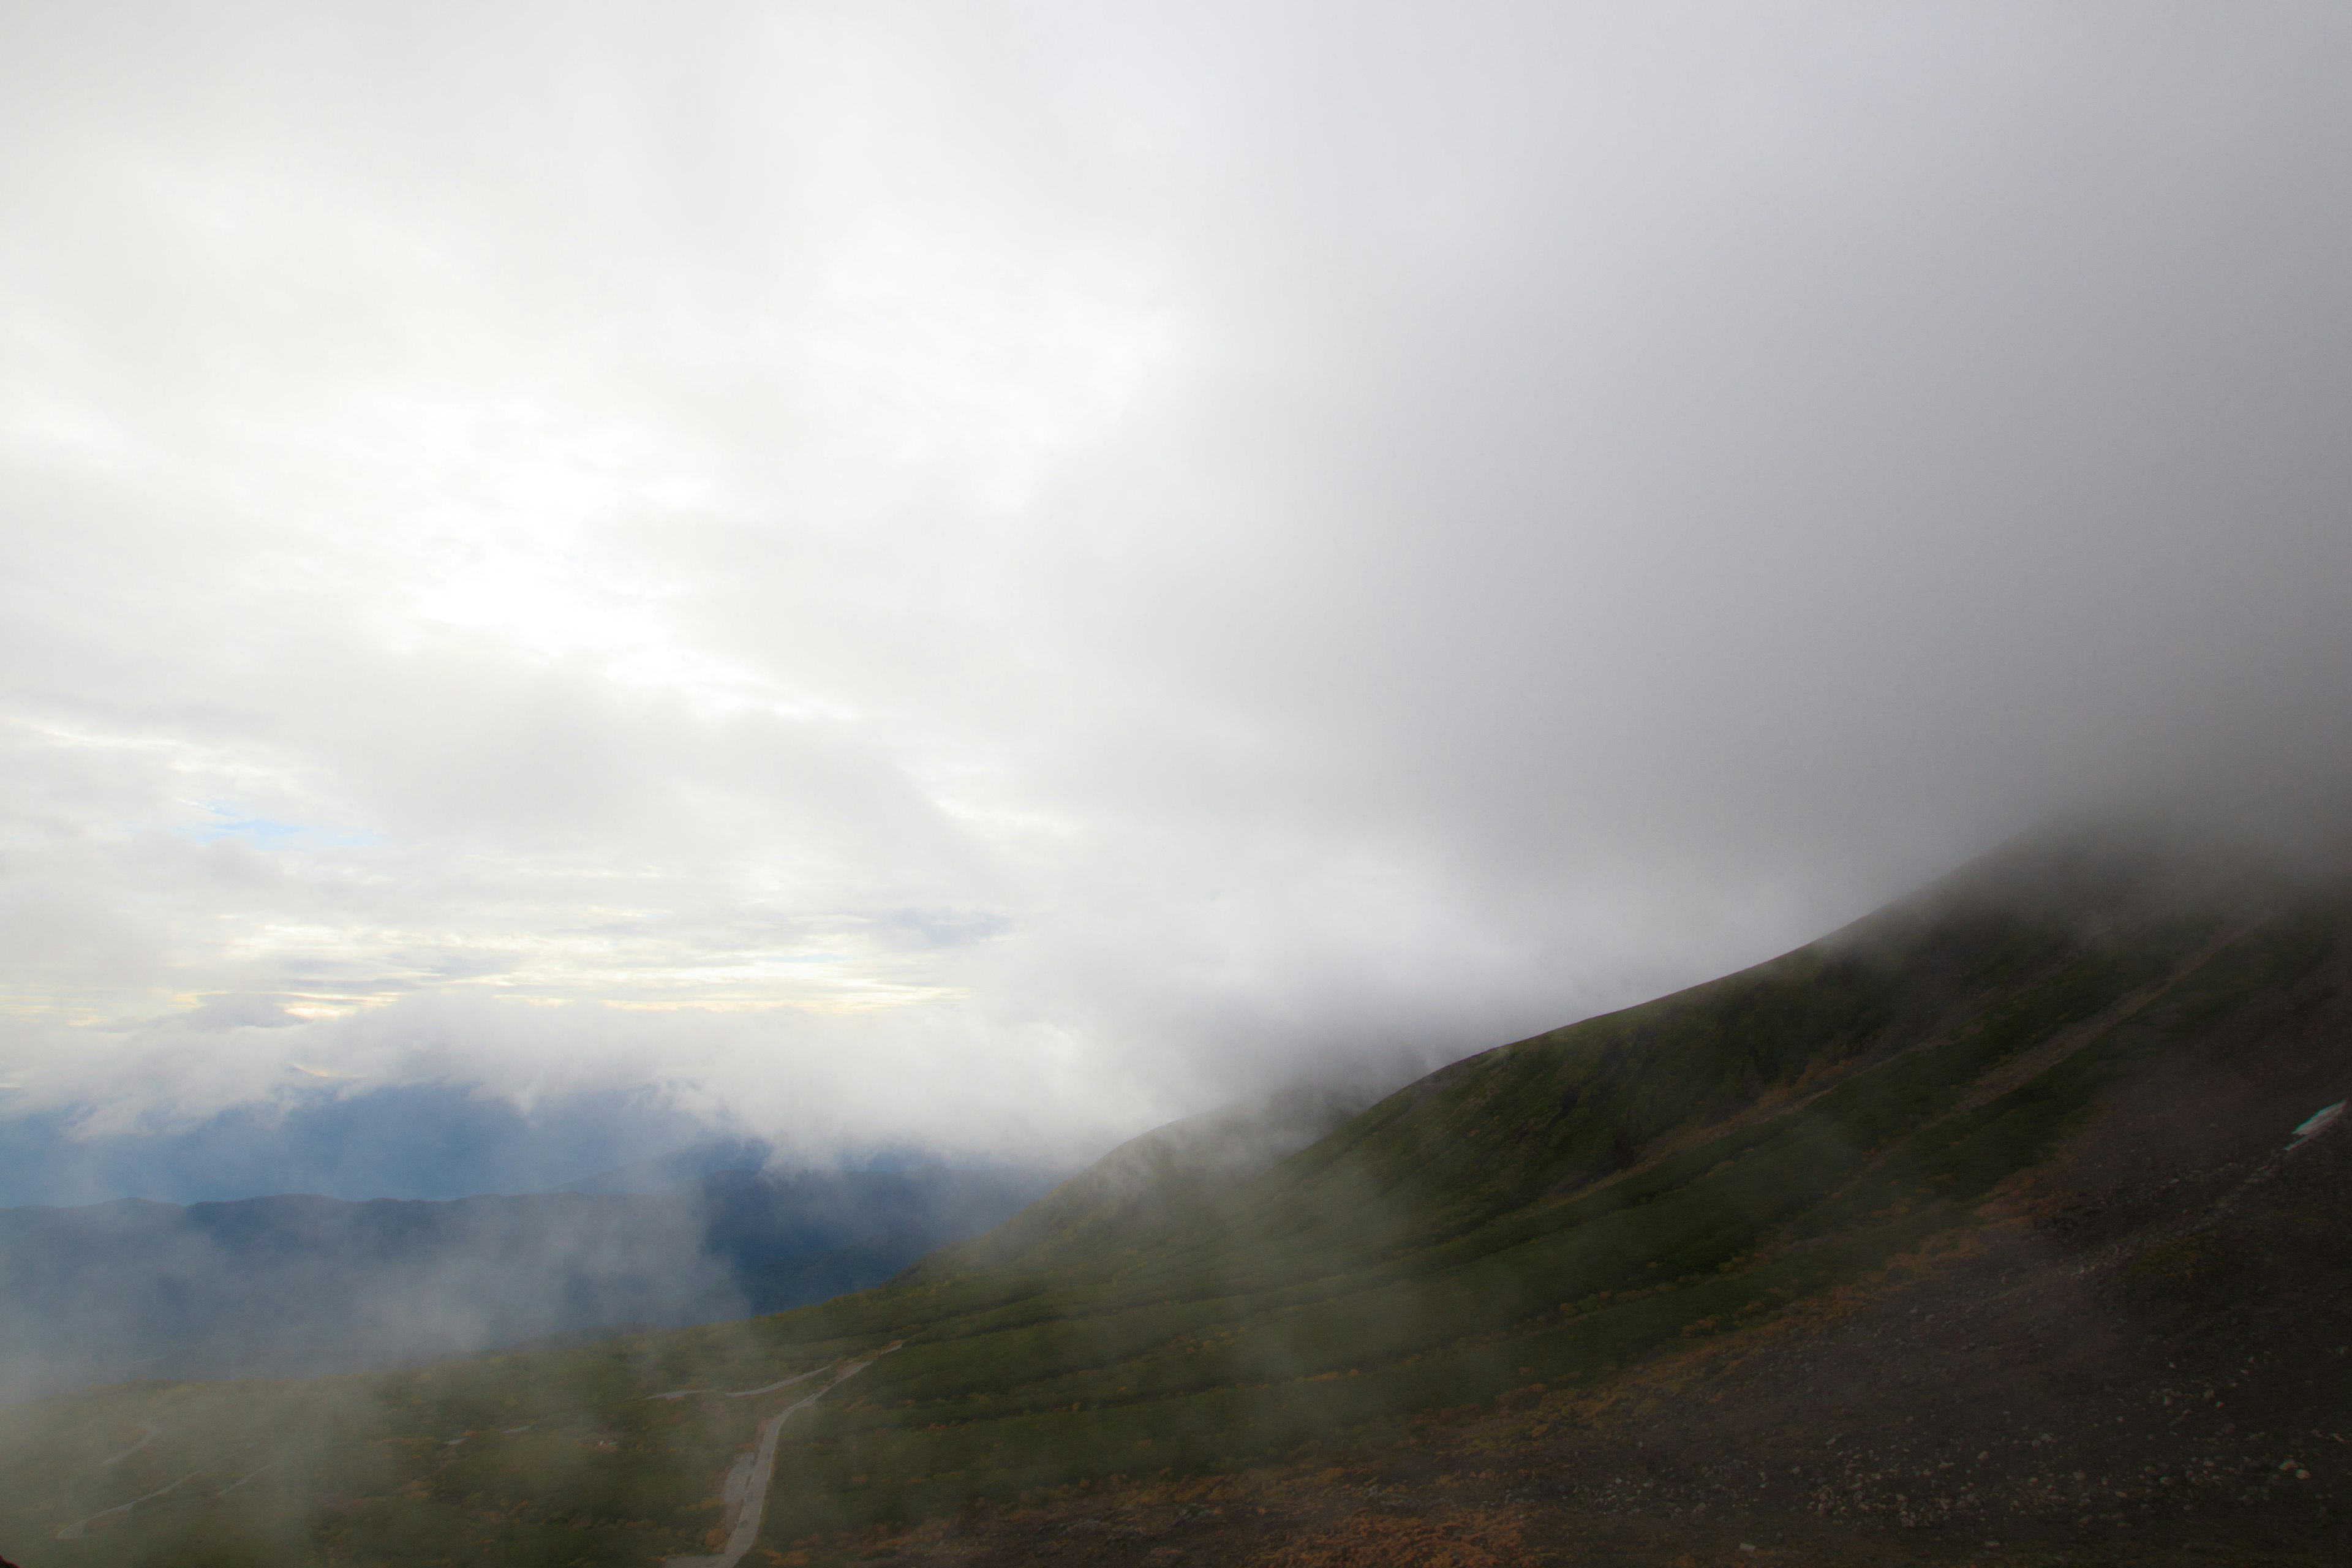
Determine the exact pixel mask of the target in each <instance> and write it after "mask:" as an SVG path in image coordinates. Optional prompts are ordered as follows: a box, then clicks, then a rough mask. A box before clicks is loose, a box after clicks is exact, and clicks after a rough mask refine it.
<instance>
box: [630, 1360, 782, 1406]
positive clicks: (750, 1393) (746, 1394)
mask: <svg viewBox="0 0 2352 1568" xmlns="http://www.w3.org/2000/svg"><path fill="white" fill-rule="evenodd" d="M824 1370H825V1369H824V1368H823V1367H819V1368H817V1369H816V1372H803V1373H793V1375H792V1376H790V1377H782V1378H778V1379H777V1380H776V1381H775V1382H773V1383H772V1384H768V1385H767V1386H766V1387H764V1388H738V1389H733V1390H729V1389H724V1388H679V1389H673V1390H672V1391H671V1392H669V1393H667V1394H651V1395H648V1397H649V1398H653V1399H684V1398H686V1397H687V1396H688V1395H689V1394H717V1395H719V1398H721V1399H751V1398H754V1397H756V1396H758V1395H760V1394H773V1393H775V1392H776V1390H778V1389H780V1388H790V1387H791V1386H792V1385H793V1384H796V1383H806V1382H807V1381H808V1380H809V1379H810V1378H813V1377H814V1376H816V1375H817V1373H821V1372H823V1371H824Z"/></svg>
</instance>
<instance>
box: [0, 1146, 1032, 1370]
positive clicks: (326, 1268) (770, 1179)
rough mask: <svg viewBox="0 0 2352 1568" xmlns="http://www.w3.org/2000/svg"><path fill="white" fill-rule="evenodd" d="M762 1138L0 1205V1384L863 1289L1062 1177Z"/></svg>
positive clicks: (603, 1321)
mask: <svg viewBox="0 0 2352 1568" xmlns="http://www.w3.org/2000/svg"><path fill="white" fill-rule="evenodd" d="M764 1152H765V1150H764V1147H763V1146H761V1145H759V1144H756V1143H750V1142H733V1143H726V1144H713V1145H704V1146H698V1147H697V1148H695V1149H691V1150H688V1151H686V1152H683V1153H681V1154H677V1155H673V1156H669V1157H667V1159H666V1160H663V1161H656V1162H647V1163H644V1164H642V1165H638V1166H634V1167H629V1168H625V1169H623V1170H619V1171H614V1172H611V1173H606V1174H605V1175H604V1176H601V1177H597V1178H594V1179H593V1180H592V1181H590V1182H588V1183H584V1184H583V1186H585V1187H587V1188H589V1189H590V1190H587V1191H582V1192H568V1193H546V1194H535V1195H530V1196H521V1197H470V1198H459V1199H455V1200H451V1201H446V1202H412V1201H400V1200H391V1199H383V1200H377V1201H373V1202H367V1203H352V1202H346V1201H343V1200H340V1199H335V1198H323V1197H310V1196H286V1197H267V1198H247V1199H241V1200H238V1201H236V1202H228V1203H202V1204H190V1205H176V1204H158V1203H148V1202H143V1201H142V1200H139V1199H135V1198H130V1199H122V1200H120V1201H117V1202H114V1203H107V1204H97V1205H86V1206H80V1207H72V1208H15V1209H0V1391H5V1392H26V1391H30V1390H37V1389H51V1388H59V1387H68V1386H72V1385H75V1384H83V1383H89V1382H100V1381H107V1380H110V1379H115V1378H121V1377H130V1376H140V1377H232V1376H235V1377H243V1376H273V1377H283V1376H299V1375H308V1374H311V1373H328V1372H346V1371H356V1370H360V1369H362V1368H368V1367H381V1366H388V1365H396V1364H400V1363H407V1362H414V1361H416V1360H419V1359H422V1358H426V1357H433V1356H442V1355H454V1354H461V1353H469V1352H479V1351H485V1350H491V1349H496V1348H499V1347H502V1346H507V1345H512V1344H517V1343H521V1342H528V1341H532V1340H541V1339H545V1338H548V1337H550V1336H555V1335H566V1334H571V1335H576V1334H579V1333H583V1332H587V1331H614V1330H616V1329H618V1328H621V1327H624V1326H627V1325H643V1324H660V1325H676V1324H681V1323H694V1322H705V1321H711V1320H713V1319H718V1318H727V1317H740V1316H742V1315H744V1314H747V1313H757V1312H772V1311H777V1310H782V1309H784V1308H787V1307H796V1306H800V1305H803V1304H804V1303H807V1302H811V1301H819V1300H824V1299H825V1298H827V1297H830V1296H835V1295H838V1294H840V1293H842V1292H843V1291H846V1290H859V1289H866V1288H867V1287H869V1286H872V1285H877V1284H879V1283H881V1282H882V1281H883V1280H885V1279H889V1278H890V1277H891V1276H892V1275H894V1274H897V1273H898V1272H899V1271H900V1270H901V1269H904V1268H907V1267H908V1265H909V1264H911V1263H913V1262H914V1261H915V1260H916V1259H918V1258H921V1257H922V1256H923V1255H924V1254H925V1253H927V1252H929V1251H930V1250H932V1249H933V1248H934V1247H939V1246H940V1245H941V1244H943V1243H946V1242H950V1241H956V1240H960V1239H962V1238H964V1237H971V1236H975V1235H977V1234H979V1233H980V1232H982V1231H984V1230H986V1229H988V1228H989V1227H991V1226H994V1225H996V1224H997V1223H998V1222H1000V1221H1002V1220H1003V1219H1004V1218H1006V1217H1007V1216H1008V1215H1012V1214H1013V1213H1014V1212H1015V1211H1016V1210H1018V1209H1020V1208H1021V1207H1022V1206H1023V1205H1025V1204H1027V1203H1028V1202H1030V1201H1031V1200H1032V1199H1034V1198H1035V1197H1037V1196H1039V1195H1040V1194H1043V1193H1045V1191H1046V1190H1047V1189H1048V1188H1050V1187H1051V1186H1052V1185H1053V1184H1055V1181H1056V1180H1057V1179H1058V1178H1057V1174H1056V1173H1052V1172H1046V1171H1038V1170H1029V1169H1000V1170H980V1171H971V1170H948V1169H944V1168H939V1167H930V1168H917V1169H912V1170H906V1171H846V1172H797V1173H772V1172H769V1171H765V1170H763V1169H761V1168H760V1167H759V1164H758V1160H759V1158H760V1157H761V1155H763V1154H764ZM681 1177H682V1178H683V1179H678V1178H681Z"/></svg>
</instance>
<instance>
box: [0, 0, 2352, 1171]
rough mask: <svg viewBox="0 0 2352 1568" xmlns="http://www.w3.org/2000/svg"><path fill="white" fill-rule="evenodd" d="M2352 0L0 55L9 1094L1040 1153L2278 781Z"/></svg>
mask: <svg viewBox="0 0 2352 1568" xmlns="http://www.w3.org/2000/svg"><path fill="white" fill-rule="evenodd" d="M2347 80H2352V11H2347V9H2346V8H2345V7H2344V6H2342V5H2338V4H2333V3H2326V4H2312V5H2233V6H2227V7H2217V6H2211V5H2151V4H2146V3H2140V0H2134V3H2131V4H2113V5H2096V4H2083V5H2063V6H2054V5H2047V4H2043V3H2041V0H2033V3H2029V4H2016V5H2000V4H1992V3H1988V0H1968V3H1966V4H1956V5H1885V4H1879V3H1873V4H1867V5H1756V4H1752V3H1749V0H1740V3H1738V4H1724V5H1679V4H1658V5H1571V4H1555V5H1420V6H1394V5H1366V4H1362V3H1360V0H1357V3H1351V4H1346V5H1306V4H1298V5H1266V4H1264V3H1263V0H1260V3H1255V4H1249V5H1214V4H1204V3H1202V0H1187V3H1185V4H1183V5H1167V6H1148V5H1066V6H1053V5H1013V6H1006V5H976V4H970V3H959V4H949V5H936V6H907V5H887V4H877V3H875V0H857V3H856V4H844V5H783V4H772V5H680V4H675V3H673V4H665V5H645V6H635V7H624V6H598V5H583V4H579V3H576V0H566V3H563V4H560V5H546V6H539V7H533V6H520V5H480V4H477V5H464V6H457V5H449V6H441V7H432V8H425V7H418V6H415V5H380V6H343V5H322V4H320V3H318V0H301V3H299V4H289V5H282V6H265V5H157V6H153V7H146V8H135V7H124V6H118V5H103V4H88V5H70V6H65V5H48V6H42V5H14V6H9V7H7V8H6V9H5V12H0V595H5V601H4V602H5V618H0V748H5V756H0V1008H5V1016H0V1083H5V1085H6V1086H7V1088H6V1089H5V1090H0V1114H9V1113H16V1114H21V1113H24V1112H26V1111H34V1110H38V1111H47V1112H51V1113H56V1112H59V1111H70V1112H72V1113H73V1114H75V1115H78V1116H85V1117H86V1120H85V1121H83V1123H82V1125H83V1127H84V1128H85V1130H86V1131H91V1132H99V1131H110V1130H113V1131H119V1130H121V1129H124V1128H129V1127H134V1126H143V1127H150V1128H159V1127H169V1126H172V1125H177V1124H181V1123H184V1122H186V1121H189V1120H191V1119H196V1118H202V1117H205V1116H210V1115H213V1114H214V1113H215V1112H218V1111H220V1110H223V1109H224V1108H226V1107H233V1106H238V1105H248V1106H249V1105H251V1104H252V1103H254V1102H263V1103H265V1104H266V1103H274V1102H282V1101H285V1100H288V1099H289V1097H299V1096H300V1095H303V1094H309V1095H311V1096H314V1097H315V1096H316V1095H319V1094H322V1093H345V1092H352V1091H355V1090H360V1089H368V1088H371V1087H380V1086H383V1085H390V1084H415V1083H423V1082H442V1083H448V1084H457V1085H472V1086H479V1087H480V1088H481V1090H482V1092H483V1093H484V1094H485V1095H488V1096H497V1097H506V1098H509V1099H510V1100H514V1101H515V1102H517V1103H518V1104H520V1105H521V1106H522V1107H524V1108H525V1110H528V1109H529V1108H530V1106H531V1105H532V1104H535V1103H539V1102H540V1101H541V1100H552V1099H560V1098H561V1097H562V1096H565V1095H574V1094H585V1093H591V1092H594V1093H609V1092H612V1091H616V1090H629V1089H640V1088H646V1087H648V1086H650V1088H651V1089H652V1090H653V1092H654V1093H655V1095H656V1097H657V1098H659V1099H661V1100H663V1101H664V1102H665V1104H666V1105H667V1107H668V1109H669V1110H671V1111H677V1110H683V1111H684V1112H686V1113H688V1114H689V1115H690V1116H693V1117H705V1118H710V1119H713V1120H715V1121H719V1122H723V1123H726V1124H728V1125H730V1126H733V1127H736V1128H740V1129H742V1130H747V1131H758V1132H764V1133H770V1134H773V1135H777V1136H780V1137H782V1139H783V1140H784V1141H785V1142H787V1143H788V1144H790V1145H791V1146H793V1147H795V1148H798V1149H801V1150H803V1151H807V1152H812V1153H822V1152H825V1151H828V1150H831V1149H834V1148H836V1147H849V1146H855V1145H871V1144H876V1143H885V1142H888V1143H898V1144H909V1145H920V1146H929V1147H938V1148H941V1149H948V1150H954V1151H967V1152H969V1151H981V1152H985V1151H987V1150H990V1149H996V1148H1011V1147H1013V1146H1016V1145H1019V1146H1024V1147H1028V1146H1039V1147H1050V1148H1052V1149H1056V1150H1060V1151H1063V1152H1084V1151H1085V1150H1086V1149H1087V1148H1088V1147H1090V1146H1093V1145H1094V1144H1096V1143H1097V1142H1099V1141H1100V1140H1103V1139H1107V1138H1108V1137H1111V1136H1115V1135H1118V1134H1120V1133H1123V1132H1127V1131H1134V1130H1137V1129H1139V1128H1140V1127H1142V1126H1145V1125H1149V1124H1150V1123H1151V1122H1152V1121H1156V1120H1159V1119H1160V1118H1162V1117H1164V1116H1167V1115H1170V1114H1174V1113H1177V1112H1181V1111H1186V1110H1195V1109H1198V1108H1200V1107H1202V1106H1203V1105H1206V1104H1208V1103H1212V1102H1213V1101H1215V1100H1219V1099H1221V1098H1223V1097H1224V1096H1226V1095H1228V1094H1232V1093H1236V1092H1242V1091H1244V1090H1246V1089H1251V1088H1253V1087H1255V1086H1257V1085H1260V1084H1263V1083H1265V1082H1267V1081H1270V1080H1271V1079H1276V1078H1278V1077H1280V1076H1282V1075H1284V1074H1286V1073H1287V1072H1290V1071H1292V1070H1294V1069H1296V1068H1299V1067H1301V1066H1302V1065H1304V1064H1307V1063H1309V1062H1314V1061H1322V1060H1328V1059H1333V1058H1358V1057H1370V1056H1376V1055H1378V1054H1380V1053H1381V1052H1384V1051H1388V1050H1391V1049H1395V1048H1410V1049H1413V1050H1417V1051H1420V1052H1422V1053H1423V1054H1424V1055H1425V1056H1428V1057H1430V1058H1445V1057H1452V1056H1456V1055H1460V1054H1463V1053H1465V1052H1467V1051H1469V1050H1472V1049H1475V1048H1478V1047H1484V1046H1486V1045H1490V1044H1494V1043H1496V1042H1497V1041H1500V1040H1502V1039H1506V1038H1508V1037H1513V1036H1514V1035H1517V1034H1524V1033H1527V1032H1529V1031H1532V1030H1534V1029H1537V1028H1539V1027H1543V1026H1549V1025H1551V1024H1555V1023H1559V1022H1562V1021H1565V1020H1567V1019H1569V1018H1571V1017H1574V1016H1579V1015H1580V1014H1582V1013H1586V1012H1590V1011H1591V1010H1594V1009H1596V1008H1599V1007H1603V1006H1608V1005H1617V1004H1620V1003H1623V1002H1627V1001H1632V1000H1636V999H1639V998H1640V997H1642V996H1643V995H1646V994H1652V993H1654V992H1655V991H1657V990H1659V989H1662V988H1664V987H1667V986H1671V985H1675V984H1684V983H1686V982H1689V981H1694V980H1697V979H1702V978H1705V977H1706V976H1707V975H1709V974H1712V973H1717V972H1719V971H1721V970H1724V969H1727V968H1729V967H1733V966H1736V965H1738V964H1741V963H1748V962H1752V961H1754V960H1756V959H1759V958H1761V957H1764V956H1767V955H1769V953H1771V952H1777V951H1780V950H1781V949H1784V948H1786V947H1789V946H1791V945H1794V944H1796V943H1798V942H1802V941H1804V940H1806V939H1808V938H1810V937H1811V936H1813V935H1815V934H1818V932H1819V931H1822V930H1823V929H1825V928H1827V927H1829V926H1832V925H1834V924H1836V923H1839V922H1841V921H1843V920H1845V919H1848V918H1851V917H1853V915H1856V914H1858V913H1861V912H1862V911H1864V910H1866V909H1868V908H1869V907H1871V906H1873V905H1874V904H1875V903H1877V902H1880V901H1882V900H1884V899H1885V898H1887V897H1890V896H1893V895H1895V894H1898V893H1900V892H1902V891H1904V890H1906V889H1907V888H1908V887H1910V886H1912V885H1913V884H1915V883H1916V882H1918V881H1921V880H1924V879H1926V878H1927V877H1929V876H1931V875H1933V874H1935V873H1937V872H1938V871H1940V870H1942V869H1944V868H1947V867H1948V866H1949V865H1951V864H1953V863H1955V862H1957V861H1958V860H1959V859H1961V858H1965V857H1967V856H1968V855H1969V854H1971V853H1973V852H1975V851H1977V850H1979V849H1981V848H1984V847H1988V846H1990V844H1991V843H1993V842H1994V841H1996V840H1998V839H2000V837H2004V836H2006V835H2008V834H2010V833H2011V832H2014V831H2016V830H2018V829H2020V828H2022V827H2025V826H2029V825H2030V824H2032V822H2034V821H2036V820H2037V819H2039V818H2041V817H2042V816H2046V815H2048V814H2050V813H2052V812H2056V811H2065V810H2072V809H2077V808H2081V807H2084V806H2085V805H2098V804H2099V803H2101V802H2104V801H2107V800H2112V799H2120V798H2124V797H2126V796H2129V795H2133V794H2134V793H2135V792H2140V793H2145V792H2146V791H2147V790H2150V789H2162V788H2169V787H2172V786H2173V785H2174V784H2178V783H2179V782H2180V781H2183V780H2203V781H2209V782H2210V781H2213V780H2216V779H2220V780H2233V779H2237V778H2240V777H2242V776H2250V775H2253V774H2263V775H2265V776H2269V775H2276V776H2294V777H2322V776H2324V775H2325V774H2326V768H2327V767H2328V766H2329V765H2331V764H2333V763H2336V762H2338V761H2340V759H2341V758H2342V756H2343V755H2344V754H2345V751H2346V737H2347V696H2346V693H2347V678H2352V614H2347V607H2352V606H2347V600H2352V515H2347V503H2352V288H2347V279H2352V177H2348V175H2347V172H2352V162H2347V149H2352V92H2347V90H2346V88H2345V84H2346V82H2347Z"/></svg>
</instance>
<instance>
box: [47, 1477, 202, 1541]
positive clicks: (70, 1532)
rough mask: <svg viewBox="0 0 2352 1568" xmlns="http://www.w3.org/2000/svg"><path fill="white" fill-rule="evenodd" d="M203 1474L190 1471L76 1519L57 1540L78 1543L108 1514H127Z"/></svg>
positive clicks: (59, 1534)
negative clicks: (145, 1491)
mask: <svg viewBox="0 0 2352 1568" xmlns="http://www.w3.org/2000/svg"><path fill="white" fill-rule="evenodd" d="M204 1473H205V1472H204V1471H203V1470H201V1469H196V1470H190V1471H189V1472H188V1473H187V1474H186V1475H184V1476H182V1477H181V1478H180V1479H178V1480H176V1481H173V1483H172V1484H171V1485H170V1486H164V1487H157V1488H156V1489H154V1490H153V1491H152V1492H149V1493H148V1494H147V1495H146V1496H145V1497H135V1498H132V1499H131V1500H130V1501H129V1502H119V1503H116V1504H115V1505H114V1506H113V1507H112V1508H102V1509H100V1510H98V1511H97V1512H96V1513H94V1514H91V1515H90V1516H89V1518H88V1519H78V1520H75V1521H73V1522H72V1523H71V1524H68V1525H67V1526H66V1527H65V1528H63V1529H62V1530H59V1531H58V1540H59V1541H79V1540H80V1539H81V1538H82V1535H83V1533H84V1532H85V1531H88V1530H89V1527H90V1526H91V1525H93V1524H96V1523H97V1522H98V1521H100V1520H101V1519H104V1518H106V1517H107V1516H108V1515H110V1514H117V1513H129V1512H130V1511H131V1510H132V1509H134V1508H137V1507H138V1506H139V1505H140V1504H141V1503H142V1502H152V1501H154V1500H156V1499H157V1498H159V1497H162V1496H163V1494H164V1493H165V1492H168V1491H171V1490H173V1489H175V1488H178V1487H184V1486H185V1485H187V1484H188V1483H189V1482H190V1481H193V1480H194V1479H196V1478H197V1477H198V1476H201V1475H203V1474H204Z"/></svg>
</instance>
